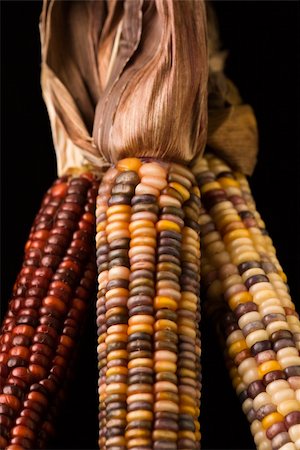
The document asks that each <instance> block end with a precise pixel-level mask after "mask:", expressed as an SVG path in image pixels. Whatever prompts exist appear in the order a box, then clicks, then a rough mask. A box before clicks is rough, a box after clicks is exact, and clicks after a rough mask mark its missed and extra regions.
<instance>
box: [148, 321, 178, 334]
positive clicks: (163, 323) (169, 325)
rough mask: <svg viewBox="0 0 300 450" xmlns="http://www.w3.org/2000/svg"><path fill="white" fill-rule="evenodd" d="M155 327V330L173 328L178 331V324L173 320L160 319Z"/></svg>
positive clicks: (172, 329)
mask: <svg viewBox="0 0 300 450" xmlns="http://www.w3.org/2000/svg"><path fill="white" fill-rule="evenodd" d="M154 329H155V331H159V330H171V331H174V332H175V333H177V324H176V323H175V322H173V321H172V320H167V319H160V320H157V321H156V322H155V324H154Z"/></svg>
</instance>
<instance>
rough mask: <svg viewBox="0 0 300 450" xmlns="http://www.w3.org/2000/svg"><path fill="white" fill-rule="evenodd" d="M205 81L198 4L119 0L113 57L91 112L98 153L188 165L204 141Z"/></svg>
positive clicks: (203, 33)
mask: <svg viewBox="0 0 300 450" xmlns="http://www.w3.org/2000/svg"><path fill="white" fill-rule="evenodd" d="M206 86H207V43H206V24H205V8H204V2H202V1H199V0H198V1H197V0H196V1H192V0H191V1H190V0H189V1H185V2H182V1H171V0H167V1H164V2H162V1H159V0H157V1H152V2H142V1H132V0H131V1H127V2H124V15H123V18H122V33H121V35H120V39H119V45H118V54H117V57H116V59H115V63H114V66H113V69H112V72H111V75H110V78H109V81H108V84H107V86H106V89H105V91H104V94H103V96H101V98H100V100H99V102H98V105H97V109H96V116H95V123H94V133H93V134H94V139H95V142H96V144H97V146H98V148H99V151H100V153H101V154H103V155H104V156H105V157H106V158H107V159H108V160H110V161H112V162H116V161H117V160H119V159H120V158H124V157H127V156H144V157H155V158H160V159H166V160H170V159H173V160H177V161H181V162H189V161H190V160H191V159H192V158H193V157H194V156H195V155H198V154H201V153H202V151H203V149H204V146H205V142H206V126H207V111H206V108H207V104H206Z"/></svg>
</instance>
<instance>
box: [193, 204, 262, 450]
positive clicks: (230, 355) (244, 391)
mask: <svg viewBox="0 0 300 450" xmlns="http://www.w3.org/2000/svg"><path fill="white" fill-rule="evenodd" d="M200 225H201V244H202V246H203V247H202V248H203V250H202V253H203V254H202V258H201V269H202V279H203V280H204V286H205V287H206V290H207V294H208V297H209V300H208V305H207V306H206V310H207V312H208V314H209V315H211V316H212V318H215V320H216V319H217V320H218V328H217V332H218V334H219V337H220V338H221V339H220V341H221V342H222V344H223V345H222V346H223V348H225V355H226V363H227V368H228V371H229V373H230V375H231V378H232V383H233V387H234V388H235V390H236V393H237V395H238V397H239V400H240V401H241V404H242V409H243V411H244V413H245V414H246V415H247V418H248V420H249V422H250V423H252V422H253V420H255V418H256V411H255V410H254V408H253V399H252V398H251V397H250V395H249V393H248V387H250V389H251V386H250V385H251V383H255V382H256V383H257V382H258V379H259V375H258V370H257V364H256V363H255V361H253V359H252V358H251V353H250V351H249V348H248V346H247V343H246V341H245V338H244V335H243V333H242V331H241V328H240V327H239V325H238V323H237V319H236V317H235V315H234V314H233V313H232V312H228V306H227V305H226V303H225V301H224V300H223V301H222V298H223V299H224V296H223V294H224V293H225V292H226V289H230V288H231V282H230V279H232V277H235V276H236V274H237V269H236V267H235V266H234V265H232V264H229V263H227V264H226V265H224V266H222V265H220V264H219V265H216V262H218V261H212V258H211V255H210V254H209V252H208V253H207V248H208V246H209V244H208V246H207V243H208V242H209V241H210V240H209V239H207V238H208V236H209V233H210V232H211V231H210V230H212V231H213V232H214V233H216V231H215V227H214V226H213V222H212V220H211V218H210V217H209V215H208V214H207V213H206V212H205V210H204V209H203V208H202V209H201V215H200ZM216 237H217V236H215V239H216ZM220 239H221V236H220V235H219V240H220ZM214 242H218V240H217V239H216V240H215V241H214ZM228 280H229V281H228ZM238 281H239V283H237V284H236V286H239V291H240V295H241V293H244V292H246V289H245V290H241V289H243V284H242V281H241V280H238ZM214 283H215V284H218V285H219V287H220V289H214V291H213V292H212V290H211V287H212V286H213V285H214ZM212 293H213V294H214V295H212ZM234 295H239V292H237V293H235V294H234ZM233 306H234V307H235V306H236V305H235V304H234V305H233ZM244 361H245V362H246V363H247V364H246V365H245V362H244ZM243 362H244V364H242V363H243ZM240 365H241V367H240ZM253 385H254V386H255V384H253ZM251 430H252V428H251ZM252 431H253V434H254V440H255V442H256V444H257V445H258V447H259V448H265V449H268V448H271V447H270V442H269V441H268V439H267V438H266V436H265V432H264V431H263V430H262V427H261V426H260V427H259V428H257V427H256V428H255V429H253V430H252ZM257 433H259V434H257Z"/></svg>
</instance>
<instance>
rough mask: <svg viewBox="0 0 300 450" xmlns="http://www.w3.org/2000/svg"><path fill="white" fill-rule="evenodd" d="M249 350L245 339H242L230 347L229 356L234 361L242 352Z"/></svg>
mask: <svg viewBox="0 0 300 450" xmlns="http://www.w3.org/2000/svg"><path fill="white" fill-rule="evenodd" d="M247 348H248V347H247V344H246V341H245V340H244V339H241V340H240V341H236V342H234V343H233V344H231V345H230V347H229V349H228V355H229V356H230V358H232V359H233V358H235V356H236V355H237V354H238V353H240V352H241V351H242V350H246V349H247Z"/></svg>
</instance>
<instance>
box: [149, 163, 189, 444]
mask: <svg viewBox="0 0 300 450" xmlns="http://www.w3.org/2000/svg"><path fill="white" fill-rule="evenodd" d="M171 183H172V180H170V170H169V173H168V182H167V181H166V186H165V189H164V191H162V195H161V197H160V198H159V205H160V217H159V221H158V222H157V224H156V229H157V232H158V251H157V253H158V256H157V269H156V270H157V276H156V298H155V303H154V308H155V319H156V321H155V335H154V341H155V350H156V351H155V365H154V370H155V386H154V391H155V411H154V413H155V422H154V432H153V438H154V439H155V440H156V442H155V449H157V450H158V449H160V448H165V447H167V448H170V449H177V439H178V429H179V427H178V414H179V396H178V378H177V375H176V369H177V360H178V325H177V309H178V301H179V299H180V278H179V277H180V274H181V267H180V252H181V243H182V233H181V232H182V227H183V216H184V213H183V211H182V208H181V203H182V200H181V199H182V194H181V193H180V192H179V190H178V188H179V189H180V186H181V185H179V184H178V183H177V184H175V185H174V183H176V181H175V182H174V181H173V187H172V186H171V185H170V184H171ZM183 189H184V187H183Z"/></svg>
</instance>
